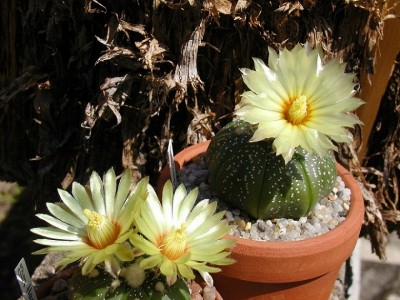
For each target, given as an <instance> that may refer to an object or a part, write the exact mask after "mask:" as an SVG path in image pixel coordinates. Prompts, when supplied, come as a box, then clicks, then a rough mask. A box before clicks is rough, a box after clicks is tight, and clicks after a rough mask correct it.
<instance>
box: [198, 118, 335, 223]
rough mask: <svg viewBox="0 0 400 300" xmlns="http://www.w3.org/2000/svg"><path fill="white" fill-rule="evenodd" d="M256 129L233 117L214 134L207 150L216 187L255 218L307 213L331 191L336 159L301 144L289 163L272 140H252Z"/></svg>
mask: <svg viewBox="0 0 400 300" xmlns="http://www.w3.org/2000/svg"><path fill="white" fill-rule="evenodd" d="M255 129H256V128H255V127H254V126H253V125H250V124H249V123H247V122H245V121H241V120H238V121H233V122H231V123H230V124H228V125H227V126H225V127H224V128H223V129H222V130H221V131H220V132H219V133H218V134H217V135H216V136H215V137H214V138H213V139H212V141H211V143H210V146H209V147H208V150H207V154H206V159H207V165H208V168H209V171H210V184H211V187H212V190H213V191H214V192H215V193H216V194H217V195H218V196H219V197H220V199H221V200H224V201H225V202H227V203H228V204H230V205H231V206H234V207H236V208H239V209H241V210H244V211H246V212H247V213H248V214H249V215H250V216H252V217H254V218H259V219H271V218H283V217H284V218H294V219H297V218H300V217H302V216H305V215H306V214H307V213H309V212H310V211H311V209H312V208H313V207H314V206H315V204H316V203H317V202H318V201H319V200H320V199H322V198H323V197H325V196H327V195H328V194H329V192H330V191H331V190H332V188H333V186H334V182H335V179H336V174H337V173H336V165H335V161H334V158H333V157H332V156H330V155H326V156H325V157H322V158H321V157H320V156H318V155H317V154H315V153H308V152H307V151H305V150H304V149H302V148H299V147H298V148H296V151H295V154H294V155H293V158H292V159H291V160H290V161H289V162H288V163H287V164H285V162H284V160H283V158H282V156H280V155H279V156H277V155H276V153H275V152H274V150H273V148H272V140H263V141H259V142H249V140H250V138H251V137H252V135H253V134H254V131H255Z"/></svg>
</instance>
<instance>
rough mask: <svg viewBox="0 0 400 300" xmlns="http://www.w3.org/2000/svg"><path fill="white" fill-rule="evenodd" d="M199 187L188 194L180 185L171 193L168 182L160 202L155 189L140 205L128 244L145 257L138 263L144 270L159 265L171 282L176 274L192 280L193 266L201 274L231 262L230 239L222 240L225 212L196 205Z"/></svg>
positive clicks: (206, 204)
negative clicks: (135, 227) (135, 230)
mask: <svg viewBox="0 0 400 300" xmlns="http://www.w3.org/2000/svg"><path fill="white" fill-rule="evenodd" d="M197 195H198V190H197V189H194V190H192V191H191V192H190V193H189V194H187V192H186V189H185V187H184V186H183V185H180V186H179V187H178V188H177V189H176V191H175V193H173V187H172V183H171V182H170V181H167V183H166V184H165V186H164V189H163V195H162V200H163V202H162V205H161V203H160V201H159V200H158V197H157V195H156V193H155V192H154V190H152V189H149V196H148V199H147V201H146V202H144V203H143V204H142V209H141V210H140V215H139V216H138V218H137V219H136V224H137V229H138V233H136V234H134V235H133V236H132V237H131V238H130V241H131V243H132V244H133V245H134V246H135V247H137V248H138V249H140V250H141V251H143V252H144V253H145V254H146V255H148V257H147V258H145V259H143V260H142V261H141V262H140V266H141V267H142V268H144V269H148V268H154V267H158V268H159V269H160V272H161V273H162V274H163V275H165V276H166V278H167V282H168V284H170V285H171V284H173V283H174V282H175V281H176V280H177V277H178V275H180V276H182V277H184V278H187V279H193V278H194V273H193V269H195V270H197V271H199V272H200V273H203V274H204V273H206V272H218V271H220V268H218V267H215V266H210V265H209V264H212V265H227V264H231V263H233V262H234V260H232V259H230V258H228V257H227V256H228V255H229V254H230V252H229V251H226V249H227V248H229V247H230V246H232V245H233V243H234V242H235V241H234V240H233V239H221V238H222V237H223V236H224V235H225V234H227V233H228V232H229V230H230V226H229V225H228V221H227V220H223V216H224V213H225V212H223V211H222V212H218V213H215V211H216V208H217V203H216V202H212V203H209V201H208V200H202V201H200V202H199V203H197V204H196V205H195V201H196V199H197Z"/></svg>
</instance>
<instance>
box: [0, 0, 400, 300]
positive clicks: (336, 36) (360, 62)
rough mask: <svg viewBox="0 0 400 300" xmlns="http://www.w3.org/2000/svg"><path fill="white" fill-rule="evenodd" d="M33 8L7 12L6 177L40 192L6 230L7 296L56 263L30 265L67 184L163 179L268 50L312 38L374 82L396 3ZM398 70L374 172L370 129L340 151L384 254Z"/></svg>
mask: <svg viewBox="0 0 400 300" xmlns="http://www.w3.org/2000/svg"><path fill="white" fill-rule="evenodd" d="M20 2H21V1H19V3H17V1H15V0H4V1H1V4H0V6H1V8H2V10H1V11H2V18H1V21H0V22H1V27H0V30H1V38H2V43H0V61H1V68H0V179H1V180H5V181H16V182H18V183H19V184H20V185H23V186H24V187H26V188H25V190H24V192H23V193H22V195H21V196H20V199H19V201H18V202H17V203H16V204H14V206H13V208H12V209H11V211H10V212H9V214H8V217H7V218H6V219H5V220H3V221H2V223H1V227H0V239H1V241H2V242H1V245H0V260H1V261H2V268H1V273H0V274H1V280H0V290H1V293H2V295H5V297H6V298H8V297H7V296H10V297H9V298H12V297H14V296H17V295H18V287H17V285H16V281H15V276H14V273H13V269H14V267H15V266H16V264H17V263H18V261H19V259H20V258H21V257H23V256H25V258H26V260H27V263H28V266H29V267H30V268H31V271H32V270H33V268H34V267H35V266H36V265H38V262H39V261H40V260H41V259H42V257H33V256H31V255H30V252H31V251H33V250H34V249H35V247H36V246H34V245H33V244H32V239H33V237H32V235H31V234H30V232H29V228H31V227H34V226H38V225H39V224H38V223H39V222H38V220H36V218H35V217H34V214H35V213H37V212H40V211H44V210H45V205H44V203H45V202H46V201H50V202H55V201H58V197H57V194H56V188H68V187H69V186H70V184H71V183H72V181H74V180H75V181H79V182H83V183H84V182H86V181H87V179H88V176H89V174H90V173H91V171H92V170H96V171H97V172H99V173H103V172H105V171H106V170H107V169H108V168H109V167H111V166H114V168H115V169H116V172H121V171H122V169H125V168H129V169H130V170H131V172H132V175H133V177H134V178H135V179H140V178H141V177H143V176H145V175H150V176H151V180H152V182H153V183H154V182H156V179H157V175H158V173H159V171H160V169H161V167H162V166H163V165H164V164H165V158H166V155H165V152H166V144H167V142H168V140H169V139H170V138H171V139H173V140H174V150H175V151H176V152H177V151H179V150H180V149H182V148H183V147H185V146H187V145H190V144H194V143H198V142H201V141H203V140H206V139H210V138H211V137H212V136H213V135H214V134H215V133H216V132H217V131H218V130H219V129H220V128H221V127H222V126H223V125H225V124H226V123H227V122H228V121H229V120H230V118H231V112H232V111H233V109H234V106H235V103H237V102H238V101H239V98H240V94H241V93H242V92H243V88H244V87H243V84H242V81H241V76H240V71H239V68H241V67H252V57H260V58H262V59H264V60H267V59H268V57H267V55H268V54H267V51H266V49H267V46H271V47H273V48H275V49H278V48H281V47H288V48H292V47H293V46H294V45H295V44H296V43H298V42H301V43H304V42H306V41H308V42H309V43H310V44H311V45H315V44H318V45H321V46H322V47H323V48H324V50H325V53H326V57H325V59H329V58H332V57H338V58H339V59H340V60H341V61H344V62H346V63H347V71H349V72H350V71H351V72H355V73H356V74H357V75H358V76H359V75H360V72H361V70H367V72H368V73H372V72H373V68H374V61H375V55H376V52H377V43H378V41H379V39H380V38H381V37H382V36H381V35H382V27H383V20H384V18H385V17H387V16H388V14H389V12H388V8H387V7H386V6H385V1H367V0H363V1H361V0H360V1H344V0H343V1H337V0H331V1H323V0H319V1H318V0H308V1H283V0H282V1H277V0H274V1H261V0H254V1H250V0H231V1H229V0H205V1H199V0H189V1H182V2H180V1H170V0H163V1H161V0H153V1H124V0H119V1H107V0H98V1H97V0H85V1H78V0H64V1H54V0H32V1H25V2H24V1H22V3H20ZM396 70H397V71H396V72H394V73H393V76H392V81H391V83H390V84H389V86H388V92H387V93H386V95H385V97H384V99H385V100H384V101H383V102H382V107H381V110H382V112H381V111H380V114H381V117H380V119H379V120H377V126H376V130H375V132H376V133H375V134H373V135H372V136H371V139H372V140H371V142H370V143H369V145H380V146H377V147H378V148H374V147H373V146H370V151H369V157H370V159H368V160H366V164H365V166H361V165H360V163H359V162H358V160H357V156H356V153H357V149H358V147H359V145H360V144H361V142H362V141H361V140H360V128H356V130H355V131H354V136H355V142H354V145H352V147H349V148H347V147H342V148H341V151H340V152H339V153H338V155H337V158H338V160H339V161H340V162H341V163H342V164H343V165H345V166H346V167H348V168H349V169H351V170H352V171H353V172H354V174H355V175H356V176H357V177H358V178H359V179H360V181H361V182H363V185H362V189H363V193H364V198H365V201H366V206H367V213H366V218H365V221H366V224H365V226H364V234H365V235H367V236H369V237H370V239H371V242H372V249H373V250H374V251H375V252H376V253H377V254H378V255H379V256H380V257H384V247H385V243H386V235H387V230H388V229H387V225H389V228H390V229H392V230H394V229H397V230H398V224H397V225H396V222H397V221H398V220H399V212H398V208H399V201H398V198H399V193H398V175H399V174H398V172H399V154H398V153H399V134H398V128H399V88H398V86H399V85H398V81H399V71H398V70H399V67H398V65H397V69H396ZM396 84H397V87H396ZM388 114H390V116H391V117H390V118H391V119H390V120H391V121H390V122H389V121H388V119H387V115H388ZM383 118H384V119H383ZM377 141H378V142H377ZM365 142H366V141H365ZM382 145H384V147H385V148H383V149H384V151H382V148H381V147H382ZM396 226H397V228H396Z"/></svg>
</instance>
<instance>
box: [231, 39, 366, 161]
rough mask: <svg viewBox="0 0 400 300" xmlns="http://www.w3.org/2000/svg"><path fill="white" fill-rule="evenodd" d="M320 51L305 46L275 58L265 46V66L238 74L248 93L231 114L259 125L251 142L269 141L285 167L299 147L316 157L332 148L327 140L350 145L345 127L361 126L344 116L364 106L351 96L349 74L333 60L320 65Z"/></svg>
mask: <svg viewBox="0 0 400 300" xmlns="http://www.w3.org/2000/svg"><path fill="white" fill-rule="evenodd" d="M320 51H321V50H320V49H319V48H316V49H314V50H311V49H310V47H309V46H308V44H306V45H305V46H304V47H302V46H300V45H296V47H294V49H293V50H291V51H288V50H287V49H285V50H283V51H282V52H280V53H279V55H278V54H277V53H276V52H275V51H274V50H273V49H271V48H270V49H269V59H268V65H269V66H268V67H267V66H266V65H265V64H264V62H263V61H262V60H260V59H258V58H254V65H255V70H250V69H242V70H241V71H242V73H243V80H244V82H245V84H246V85H247V87H248V88H249V89H250V91H246V92H244V93H243V95H242V99H241V102H240V103H239V107H238V109H237V110H236V115H238V116H239V117H240V118H241V119H242V120H244V121H246V122H248V123H250V124H254V125H255V124H258V128H257V130H256V131H255V133H254V135H253V137H252V138H251V141H254V142H255V141H260V140H264V139H269V138H274V139H275V140H274V142H273V147H274V149H275V151H276V154H277V155H282V156H283V158H284V160H285V162H286V163H287V162H289V161H290V160H291V158H292V156H293V154H294V150H295V148H296V147H298V146H300V147H302V148H304V149H305V150H307V151H308V152H312V151H315V152H317V153H318V155H319V156H321V157H322V156H324V155H326V153H328V152H329V150H331V149H333V150H337V147H336V146H335V145H334V144H333V143H332V140H333V141H335V142H338V143H342V142H345V143H350V142H351V141H352V136H351V134H350V132H349V131H348V129H347V128H346V127H352V126H354V125H355V124H360V123H361V122H360V120H359V119H358V118H357V117H356V116H354V115H351V114H349V113H348V112H350V111H353V110H355V109H356V108H357V107H359V106H360V105H361V104H362V103H363V101H362V100H360V99H358V98H355V97H353V96H354V94H355V91H354V84H353V75H352V74H345V73H344V69H345V65H344V64H339V63H338V61H337V60H331V61H330V62H328V63H327V64H325V65H323V64H322V60H321V54H320Z"/></svg>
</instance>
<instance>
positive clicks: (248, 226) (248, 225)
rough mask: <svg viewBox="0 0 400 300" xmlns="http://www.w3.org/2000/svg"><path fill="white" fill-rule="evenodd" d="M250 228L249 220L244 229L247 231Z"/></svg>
mask: <svg viewBox="0 0 400 300" xmlns="http://www.w3.org/2000/svg"><path fill="white" fill-rule="evenodd" d="M250 228H251V222H247V223H246V227H245V228H244V230H246V231H249V230H250Z"/></svg>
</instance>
